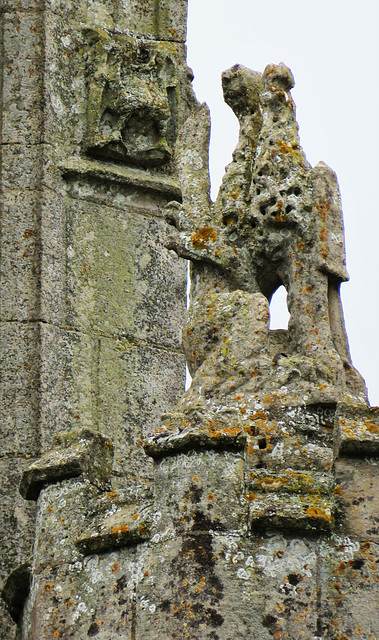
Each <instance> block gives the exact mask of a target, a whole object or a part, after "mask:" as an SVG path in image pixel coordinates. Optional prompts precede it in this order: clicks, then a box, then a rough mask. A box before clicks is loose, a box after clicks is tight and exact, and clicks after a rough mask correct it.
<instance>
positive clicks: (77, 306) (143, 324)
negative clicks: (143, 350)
mask: <svg viewBox="0 0 379 640" xmlns="http://www.w3.org/2000/svg"><path fill="white" fill-rule="evenodd" d="M66 215H67V303H68V319H69V322H70V323H71V324H73V326H75V327H77V328H86V329H87V330H89V329H95V330H97V331H101V332H102V333H106V334H119V335H121V336H127V337H133V338H138V339H139V340H141V339H143V340H147V341H152V342H155V343H158V344H163V345H167V346H171V347H172V346H173V347H177V348H178V347H179V326H180V315H181V313H182V311H183V307H182V305H183V299H184V295H183V294H184V284H185V283H184V277H183V276H184V273H183V264H182V263H178V262H177V261H175V260H174V259H173V258H172V257H171V255H170V254H169V252H168V251H167V250H165V249H164V248H163V247H164V235H165V228H164V223H163V221H161V220H159V219H156V218H147V217H143V216H139V215H135V214H134V215H133V212H132V207H131V210H128V211H125V212H123V213H121V212H119V211H114V210H112V209H109V208H106V207H100V206H98V205H96V204H94V203H90V202H81V201H78V200H71V199H70V200H68V201H67V212H66ZM157 291H159V296H158V297H157V295H158V294H157Z"/></svg>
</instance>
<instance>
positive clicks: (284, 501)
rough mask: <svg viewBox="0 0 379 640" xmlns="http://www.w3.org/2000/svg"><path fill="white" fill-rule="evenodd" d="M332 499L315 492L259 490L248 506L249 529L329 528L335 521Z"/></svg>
mask: <svg viewBox="0 0 379 640" xmlns="http://www.w3.org/2000/svg"><path fill="white" fill-rule="evenodd" d="M334 511H335V504H334V500H333V498H331V499H330V498H327V497H326V496H323V497H319V496H315V495H305V494H303V495H293V496H291V495H289V494H288V493H287V494H281V495H278V494H272V495H268V494H267V493H259V494H257V495H256V496H254V499H253V500H252V501H251V503H250V509H249V528H250V529H251V530H254V529H272V528H275V529H277V528H278V529H288V530H303V531H304V530H305V531H307V530H308V531H312V530H314V531H319V530H322V531H331V530H332V529H333V526H334V523H335V515H334Z"/></svg>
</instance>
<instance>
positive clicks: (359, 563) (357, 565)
mask: <svg viewBox="0 0 379 640" xmlns="http://www.w3.org/2000/svg"><path fill="white" fill-rule="evenodd" d="M364 563H365V561H364V560H362V558H358V559H357V560H353V561H352V563H351V567H352V569H362V567H363V565H364Z"/></svg>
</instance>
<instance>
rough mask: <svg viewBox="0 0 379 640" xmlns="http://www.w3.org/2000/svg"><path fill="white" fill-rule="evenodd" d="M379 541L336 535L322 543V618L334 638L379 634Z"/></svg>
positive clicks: (330, 636) (328, 634)
mask: <svg viewBox="0 0 379 640" xmlns="http://www.w3.org/2000/svg"><path fill="white" fill-rule="evenodd" d="M378 551H379V549H378V545H377V544H374V543H372V542H370V541H368V540H367V539H366V540H362V541H361V542H359V541H358V540H357V539H356V538H354V537H353V538H350V537H348V536H344V535H341V536H333V541H332V542H331V543H327V542H324V543H323V544H322V546H321V567H320V585H321V607H322V610H321V616H320V617H321V619H324V623H325V627H327V635H326V636H325V637H327V638H328V639H329V638H330V640H345V638H356V637H363V638H368V639H369V638H370V639H371V638H372V639H374V638H377V637H378V635H379V622H378V615H377V611H378V582H379V573H378V564H377V558H378Z"/></svg>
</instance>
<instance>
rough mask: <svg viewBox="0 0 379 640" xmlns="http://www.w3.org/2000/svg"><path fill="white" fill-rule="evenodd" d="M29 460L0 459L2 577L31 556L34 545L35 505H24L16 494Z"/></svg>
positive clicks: (26, 503) (25, 503)
mask: <svg viewBox="0 0 379 640" xmlns="http://www.w3.org/2000/svg"><path fill="white" fill-rule="evenodd" d="M29 464H30V460H22V459H17V458H16V459H13V460H12V459H9V458H8V459H6V458H2V459H0V471H1V475H0V477H1V487H0V494H1V501H0V505H1V506H0V509H1V518H0V537H1V540H2V549H3V551H2V555H1V576H0V580H4V579H5V577H6V575H7V574H8V573H9V572H10V571H11V570H12V569H13V568H14V567H15V566H16V565H18V564H20V563H22V562H24V561H25V560H27V559H28V558H29V556H30V555H31V553H32V549H33V543H34V520H35V513H36V509H35V504H34V503H29V502H25V500H24V499H23V498H22V497H21V496H20V494H19V490H18V487H19V484H20V480H21V475H22V473H23V471H24V470H25V468H26V467H27V466H28V465H29Z"/></svg>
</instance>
